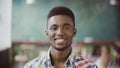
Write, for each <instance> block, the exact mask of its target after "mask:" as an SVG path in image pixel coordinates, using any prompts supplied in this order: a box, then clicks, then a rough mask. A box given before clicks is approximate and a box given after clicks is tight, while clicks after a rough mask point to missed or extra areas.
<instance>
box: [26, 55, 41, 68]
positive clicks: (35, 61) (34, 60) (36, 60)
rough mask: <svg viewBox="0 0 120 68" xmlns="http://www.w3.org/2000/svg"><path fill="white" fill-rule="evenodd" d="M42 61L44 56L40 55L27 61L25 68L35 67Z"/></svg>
mask: <svg viewBox="0 0 120 68" xmlns="http://www.w3.org/2000/svg"><path fill="white" fill-rule="evenodd" d="M40 61H42V57H40V56H38V57H37V58H35V59H33V60H31V61H29V62H27V63H26V64H25V65H24V68H33V67H35V66H36V65H37V64H38V63H39V62H40Z"/></svg>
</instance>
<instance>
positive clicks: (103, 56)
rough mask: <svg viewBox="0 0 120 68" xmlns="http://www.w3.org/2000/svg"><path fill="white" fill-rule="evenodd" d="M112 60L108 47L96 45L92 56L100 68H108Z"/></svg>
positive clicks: (92, 59)
mask: <svg viewBox="0 0 120 68" xmlns="http://www.w3.org/2000/svg"><path fill="white" fill-rule="evenodd" d="M109 60H110V48H109V46H106V45H95V46H94V47H93V52H92V56H91V61H93V62H94V63H95V64H96V65H97V66H98V68H107V67H108V64H109Z"/></svg>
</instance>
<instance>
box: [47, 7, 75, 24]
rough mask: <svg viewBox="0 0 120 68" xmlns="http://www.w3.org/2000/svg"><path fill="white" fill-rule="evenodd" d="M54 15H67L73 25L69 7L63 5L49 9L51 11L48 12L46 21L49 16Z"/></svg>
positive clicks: (72, 16) (73, 17)
mask: <svg viewBox="0 0 120 68" xmlns="http://www.w3.org/2000/svg"><path fill="white" fill-rule="evenodd" d="M55 15H67V16H69V17H71V18H72V20H73V24H74V26H75V16H74V13H73V12H72V10H71V9H69V8H67V7H64V6H57V7H54V8H53V9H51V11H50V12H49V13H48V16H47V21H48V19H49V18H50V17H52V16H55Z"/></svg>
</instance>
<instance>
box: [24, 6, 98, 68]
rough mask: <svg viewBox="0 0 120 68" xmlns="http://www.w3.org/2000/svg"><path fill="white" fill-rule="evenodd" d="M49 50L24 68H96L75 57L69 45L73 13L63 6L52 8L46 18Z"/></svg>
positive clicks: (86, 60)
mask: <svg viewBox="0 0 120 68" xmlns="http://www.w3.org/2000/svg"><path fill="white" fill-rule="evenodd" d="M45 33H46V35H47V36H48V38H49V42H50V45H51V46H50V49H49V51H48V54H47V55H45V56H42V55H41V56H39V57H37V58H36V59H34V60H32V61H31V62H29V63H27V64H26V65H25V68H96V66H95V65H94V64H93V63H91V62H90V61H89V60H88V59H84V58H82V56H75V54H74V53H73V51H72V48H71V44H72V41H73V37H74V36H75V34H76V28H75V17H74V14H73V12H72V11H71V10H70V9H69V8H67V7H63V6H58V7H55V8H53V9H52V10H51V11H50V12H49V14H48V17H47V30H46V31H45Z"/></svg>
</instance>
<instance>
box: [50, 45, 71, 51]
mask: <svg viewBox="0 0 120 68" xmlns="http://www.w3.org/2000/svg"><path fill="white" fill-rule="evenodd" d="M52 47H53V48H54V49H56V50H58V51H64V50H66V49H68V48H69V47H71V46H69V45H68V46H65V47H56V46H52Z"/></svg>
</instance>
